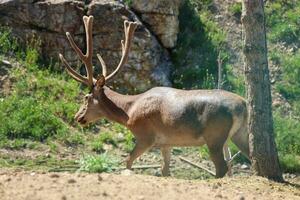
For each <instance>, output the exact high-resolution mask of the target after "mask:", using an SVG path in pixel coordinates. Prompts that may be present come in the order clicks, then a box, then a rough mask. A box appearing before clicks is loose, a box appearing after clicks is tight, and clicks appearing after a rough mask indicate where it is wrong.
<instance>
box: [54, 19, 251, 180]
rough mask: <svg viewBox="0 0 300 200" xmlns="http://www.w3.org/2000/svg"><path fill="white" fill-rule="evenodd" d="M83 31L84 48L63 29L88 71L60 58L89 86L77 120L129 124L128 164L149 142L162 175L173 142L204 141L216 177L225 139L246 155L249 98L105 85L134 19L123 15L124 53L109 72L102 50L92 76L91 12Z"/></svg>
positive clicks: (220, 174) (221, 171) (166, 170)
mask: <svg viewBox="0 0 300 200" xmlns="http://www.w3.org/2000/svg"><path fill="white" fill-rule="evenodd" d="M83 22H84V27H85V32H86V53H85V54H84V53H83V52H82V51H81V50H80V48H79V47H78V46H77V45H76V44H75V42H74V40H73V38H72V36H71V34H70V33H69V32H66V36H67V39H68V40H69V43H70V45H71V47H72V48H73V49H74V51H75V52H76V54H77V56H78V57H79V58H80V59H81V61H82V62H83V64H84V65H85V69H86V76H83V75H81V74H80V73H78V72H77V71H76V70H74V69H73V68H72V67H71V66H70V64H69V63H68V62H67V61H66V59H65V58H64V56H63V55H62V54H59V58H60V60H61V62H62V63H63V64H64V66H65V68H66V70H67V72H68V73H69V74H70V75H71V77H72V78H74V79H75V80H77V81H78V82H80V83H82V84H84V85H86V86H88V87H89V89H90V92H89V93H88V94H87V95H85V97H84V103H83V105H82V106H81V107H80V109H79V111H78V112H77V113H76V114H75V120H76V121H77V122H78V123H79V124H80V125H82V126H86V125H88V124H90V123H93V122H95V121H97V120H99V119H101V118H106V119H108V120H110V121H114V122H117V123H119V124H122V125H123V126H125V127H127V128H128V129H129V130H130V131H131V132H132V134H133V135H134V137H135V147H134V148H133V150H132V151H131V152H130V154H129V156H128V157H127V159H126V168H127V169H131V168H132V164H133V162H134V160H135V159H137V158H138V157H139V156H141V155H142V154H143V153H144V152H146V151H147V150H149V149H151V148H154V147H156V148H160V151H161V154H162V157H163V164H162V175H163V176H169V175H170V169H169V168H170V166H169V165H170V158H171V149H172V147H175V146H178V147H184V146H185V147H188V146H202V145H204V144H206V145H207V147H208V149H209V155H210V158H211V160H212V162H213V163H214V166H215V170H216V173H215V174H216V177H217V178H221V177H224V176H225V175H226V172H227V170H228V167H227V163H226V161H225V160H224V154H223V146H224V144H225V143H226V142H227V140H229V139H231V140H232V141H233V143H234V144H235V145H236V146H237V147H238V148H239V149H240V150H241V151H242V152H243V153H244V154H245V155H246V156H248V155H249V145H248V133H247V130H246V129H247V118H248V112H247V104H246V101H245V99H244V98H242V97H241V96H239V95H237V94H234V93H231V92H228V91H225V90H181V89H175V88H171V87H154V88H151V89H149V90H148V91H146V92H144V93H140V94H136V95H123V94H120V93H118V92H116V91H114V90H113V89H111V88H110V87H108V86H107V85H106V83H107V82H108V81H109V80H111V78H113V77H114V76H115V75H116V74H117V73H118V72H119V71H120V69H121V68H122V67H123V66H124V64H125V63H126V62H127V60H128V55H129V51H130V47H131V42H132V38H133V36H134V32H135V30H136V28H137V26H138V24H137V22H129V21H127V20H125V21H124V32H125V40H121V48H122V56H121V59H120V61H119V64H118V66H117V67H116V69H115V70H114V71H113V72H112V73H111V74H109V75H107V67H106V64H105V62H104V60H103V58H102V57H101V55H100V54H97V58H98V60H99V61H100V64H101V66H102V73H100V74H99V75H98V76H97V78H94V76H93V64H92V56H93V40H92V24H93V16H84V17H83Z"/></svg>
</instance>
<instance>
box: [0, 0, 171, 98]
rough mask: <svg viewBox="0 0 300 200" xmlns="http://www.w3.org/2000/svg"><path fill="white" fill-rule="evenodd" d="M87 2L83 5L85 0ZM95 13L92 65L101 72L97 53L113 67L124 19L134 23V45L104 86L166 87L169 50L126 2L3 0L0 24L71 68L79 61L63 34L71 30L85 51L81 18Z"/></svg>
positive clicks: (130, 88)
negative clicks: (37, 43) (35, 42)
mask: <svg viewBox="0 0 300 200" xmlns="http://www.w3.org/2000/svg"><path fill="white" fill-rule="evenodd" d="M86 2H88V3H86ZM84 15H93V16H94V26H93V36H94V39H93V40H94V52H95V53H94V54H95V55H94V56H95V57H94V58H95V59H94V65H95V66H97V67H96V69H95V70H96V71H98V72H99V71H100V70H99V68H98V66H99V65H100V64H99V62H98V61H97V59H96V53H100V54H101V55H102V57H103V58H104V60H105V61H106V64H107V67H108V72H111V71H113V70H114V68H115V67H116V66H117V65H118V63H119V60H120V58H121V43H120V41H121V40H122V39H123V38H124V28H123V21H124V20H125V19H128V20H131V21H137V22H138V23H139V26H138V28H137V30H136V32H135V36H134V39H133V44H132V47H131V51H130V54H129V60H128V64H126V65H125V66H124V67H123V69H122V70H121V71H120V72H119V74H118V75H117V76H116V77H114V79H113V81H112V82H109V83H108V84H109V85H111V86H112V87H114V88H115V89H118V90H119V91H122V92H125V93H136V92H141V91H145V90H146V89H149V88H151V87H153V86H156V85H166V86H169V85H170V84H171V83H170V80H169V74H170V68H171V66H172V64H171V62H170V58H169V54H168V52H167V51H166V50H165V49H164V48H163V47H162V46H161V45H160V43H159V42H158V41H157V39H156V38H155V37H154V36H153V35H152V34H151V33H150V31H149V30H148V29H147V28H146V27H145V26H144V25H143V24H142V23H141V22H140V21H139V19H138V18H137V17H136V15H135V14H134V13H133V12H131V11H130V10H128V9H127V8H126V6H124V5H123V4H121V3H119V2H116V1H108V0H92V1H74V0H40V1H39V0H2V1H0V24H1V25H7V26H9V27H10V28H11V29H12V32H13V34H14V35H16V36H17V37H18V38H20V40H21V41H22V43H23V44H26V43H27V42H28V41H30V38H39V40H40V41H41V46H40V51H41V53H42V55H43V56H44V58H45V59H47V60H49V59H54V60H58V53H62V54H64V55H65V57H66V59H67V60H68V61H69V62H70V63H72V64H73V65H74V66H76V65H78V64H79V63H80V62H79V61H78V59H77V57H76V55H75V53H74V52H73V50H72V49H71V47H70V45H69V43H68V41H67V39H66V36H65V32H67V31H68V32H70V33H71V35H72V36H73V38H74V40H75V42H76V43H77V44H78V46H79V47H80V48H81V49H83V50H84V49H85V31H84V27H83V21H82V17H83V16H84ZM60 66H62V65H60Z"/></svg>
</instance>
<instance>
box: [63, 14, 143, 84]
mask: <svg viewBox="0 0 300 200" xmlns="http://www.w3.org/2000/svg"><path fill="white" fill-rule="evenodd" d="M83 22H84V27H85V31H86V41H87V51H86V54H85V55H84V54H83V53H82V51H81V50H80V49H79V48H78V46H77V45H76V44H75V42H74V40H73V38H72V36H71V35H70V33H69V32H67V33H66V35H67V38H68V40H69V42H70V45H71V46H72V48H73V49H74V51H75V52H76V53H77V55H78V57H79V58H80V59H81V60H82V62H83V63H84V65H85V68H86V71H87V77H84V76H82V75H80V74H79V73H77V72H76V71H75V70H74V69H73V68H72V67H71V66H70V65H69V63H68V62H67V61H66V59H65V58H64V57H63V55H62V54H59V58H60V59H61V61H62V62H63V63H64V65H65V67H66V69H67V71H68V73H69V74H70V75H71V76H72V77H73V78H74V79H75V80H77V81H79V82H81V83H84V84H86V85H88V86H89V87H93V84H94V83H95V82H96V80H95V79H94V78H93V64H92V56H93V40H92V25H93V16H89V17H87V16H84V17H83ZM136 27H137V23H136V22H128V21H127V20H125V21H124V31H125V42H124V41H123V40H122V41H121V44H122V57H121V60H120V62H119V65H118V66H117V68H116V69H115V70H114V71H113V72H112V73H111V74H110V75H108V76H107V67H106V64H105V62H104V60H103V58H102V57H101V55H100V54H97V57H98V59H99V61H100V63H101V66H102V75H103V76H104V77H105V81H107V80H109V79H111V78H112V77H113V76H114V75H116V74H117V73H118V71H119V70H120V69H121V67H122V66H123V65H124V64H125V63H126V62H127V59H128V55H129V50H130V46H131V41H132V37H133V34H134V31H135V29H136Z"/></svg>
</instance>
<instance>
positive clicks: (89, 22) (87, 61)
mask: <svg viewBox="0 0 300 200" xmlns="http://www.w3.org/2000/svg"><path fill="white" fill-rule="evenodd" d="M83 22H84V27H85V32H86V42H87V44H86V45H87V51H86V54H85V55H84V54H83V53H82V51H81V50H80V49H79V47H78V46H77V45H76V43H75V42H74V40H73V38H72V36H71V34H70V33H69V32H66V36H67V38H68V40H69V42H70V45H71V47H72V48H73V49H74V51H75V52H76V54H77V55H78V56H79V58H80V59H81V60H82V62H83V63H84V65H85V69H86V72H87V77H84V76H82V75H80V74H79V73H77V72H76V71H75V70H74V69H73V68H72V67H71V66H70V65H69V63H68V62H67V61H66V59H65V58H64V57H63V55H62V54H59V58H60V60H61V61H62V62H63V64H64V65H65V67H66V69H67V71H68V73H69V74H70V75H71V76H72V77H73V78H74V79H75V80H77V81H79V82H81V83H84V84H86V85H88V86H89V87H92V86H93V83H94V82H95V81H96V80H95V79H94V78H93V64H92V56H93V39H92V28H93V16H89V17H87V16H84V17H83Z"/></svg>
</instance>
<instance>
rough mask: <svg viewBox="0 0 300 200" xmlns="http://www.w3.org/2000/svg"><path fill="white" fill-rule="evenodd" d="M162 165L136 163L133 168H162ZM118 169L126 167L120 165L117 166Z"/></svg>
mask: <svg viewBox="0 0 300 200" xmlns="http://www.w3.org/2000/svg"><path fill="white" fill-rule="evenodd" d="M160 167H161V165H136V166H132V167H131V169H150V168H160ZM116 169H118V170H120V169H126V167H118V168H116Z"/></svg>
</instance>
